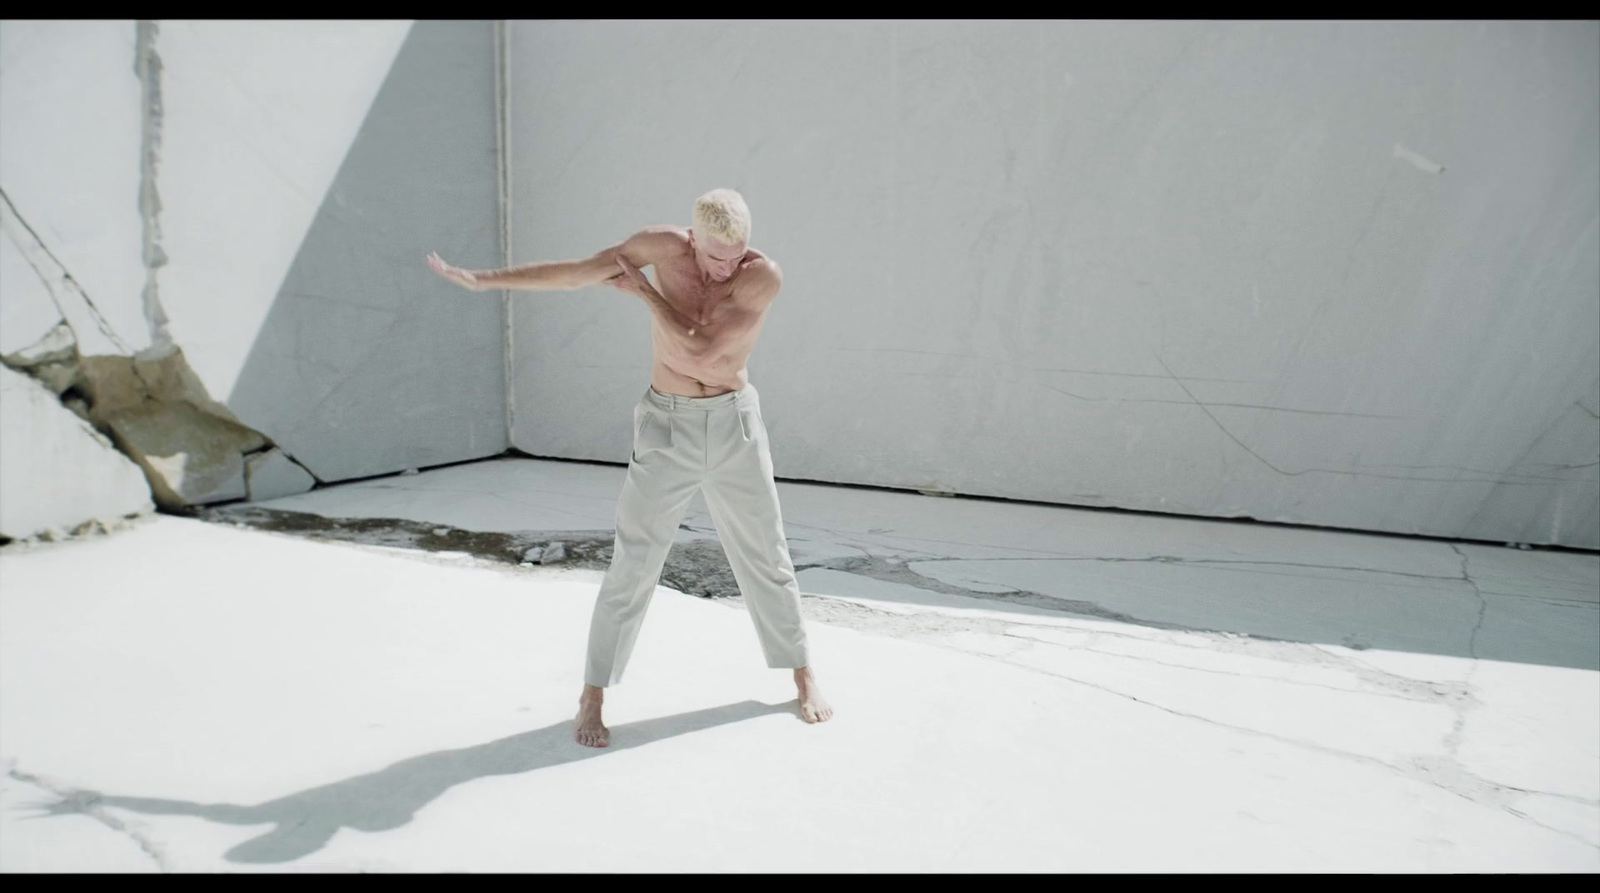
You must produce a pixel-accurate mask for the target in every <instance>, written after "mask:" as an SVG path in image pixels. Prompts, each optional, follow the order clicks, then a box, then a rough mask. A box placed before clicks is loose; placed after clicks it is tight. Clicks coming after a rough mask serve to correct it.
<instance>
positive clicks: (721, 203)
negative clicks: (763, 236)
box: [689, 189, 750, 282]
mask: <svg viewBox="0 0 1600 893" xmlns="http://www.w3.org/2000/svg"><path fill="white" fill-rule="evenodd" d="M689 244H690V245H691V246H692V247H693V248H694V261H695V263H696V264H698V265H699V267H700V272H702V273H704V274H705V275H706V276H708V277H710V278H711V279H714V280H716V281H718V282H725V281H727V279H728V278H729V277H731V276H732V275H733V274H734V271H735V270H737V269H738V268H739V261H740V260H742V259H743V258H744V253H745V250H746V249H747V248H748V247H749V246H750V209H749V208H747V207H745V204H744V196H742V195H740V194H739V193H737V192H734V191H733V190H732V189H713V190H711V191H710V192H708V193H706V194H705V195H702V196H700V197H699V198H697V199H695V200H694V226H693V227H692V228H690V230H689Z"/></svg>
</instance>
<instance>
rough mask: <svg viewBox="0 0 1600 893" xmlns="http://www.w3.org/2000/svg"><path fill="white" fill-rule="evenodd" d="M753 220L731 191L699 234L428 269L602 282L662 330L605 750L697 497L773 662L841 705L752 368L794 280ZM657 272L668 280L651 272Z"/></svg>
mask: <svg viewBox="0 0 1600 893" xmlns="http://www.w3.org/2000/svg"><path fill="white" fill-rule="evenodd" d="M749 241H750V211H749V209H748V208H747V207H746V206H745V202H744V198H743V197H742V196H740V195H739V193H737V192H734V191H733V190H731V189H713V190H711V191H710V192H708V193H706V194H705V195H702V196H700V198H698V199H696V200H695V204H694V214H693V225H692V226H691V228H689V229H683V228H681V227H676V226H650V227H646V228H644V229H642V230H640V231H638V232H637V233H634V234H633V235H632V236H630V237H628V239H626V240H625V241H623V242H621V243H620V244H617V245H613V246H611V247H610V248H606V249H604V250H602V251H600V252H598V253H596V254H594V255H592V256H590V257H587V258H583V259H581V260H568V261H546V262H542V263H531V264H524V265H522V266H517V267H507V268H505V269H501V270H483V271H474V270H463V269H460V268H457V267H452V266H450V265H449V264H447V263H445V262H444V261H442V260H440V259H439V256H438V255H436V254H430V255H428V265H429V266H431V267H432V268H433V269H434V271H435V272H437V273H439V275H441V276H443V277H445V278H446V279H449V280H451V281H452V282H455V283H457V284H459V285H462V286H464V287H466V288H470V289H476V290H483V289H500V288H546V289H548V288H561V289H573V288H581V287H583V286H587V285H598V284H601V283H604V284H606V285H611V286H614V287H616V288H619V289H621V290H623V291H625V292H628V293H629V294H631V295H635V296H637V297H639V298H641V299H643V300H644V302H645V303H646V304H647V305H649V307H650V310H651V315H652V316H653V317H654V321H653V323H652V325H651V342H652V344H653V345H654V348H655V363H654V366H653V367H652V370H651V373H650V388H649V390H647V391H646V392H645V394H644V397H643V399H641V400H640V401H639V404H638V405H637V406H635V407H634V411H633V423H634V424H633V431H634V441H633V455H632V459H631V460H630V461H629V463H628V477H627V479H626V480H625V481H624V482H623V486H622V496H621V498H620V499H619V501H618V503H617V538H616V548H615V551H614V552H613V554H612V557H611V567H610V568H609V569H608V570H607V571H606V576H605V580H604V582H602V583H601V584H600V593H599V596H598V597H597V598H596V600H595V607H594V615H593V617H592V618H591V620H590V624H589V652H588V658H587V662H586V664H585V667H584V683H585V684H584V687H583V694H582V695H581V696H580V697H579V698H578V717H577V721H576V727H575V730H574V735H573V736H574V738H576V739H577V741H578V742H579V743H580V744H585V745H588V746H591V747H605V746H606V745H607V744H608V743H609V742H610V734H611V733H610V730H609V729H607V728H606V727H605V725H604V723H602V722H601V720H600V708H601V703H602V699H603V697H604V692H605V688H606V687H607V686H609V685H614V684H616V683H618V682H620V681H621V680H622V670H623V668H624V666H625V665H626V664H627V661H628V656H629V654H630V653H631V652H632V650H633V643H634V640H635V639H636V638H637V636H638V634H639V627H640V625H641V624H642V623H643V621H644V611H645V608H647V607H648V606H649V603H650V596H651V594H652V593H653V592H654V591H655V586H656V582H657V581H658V580H659V579H660V577H661V568H662V566H663V564H665V562H666V558H667V551H668V549H670V548H671V546H672V541H673V539H674V537H675V536H676V531H677V528H678V522H679V521H680V520H682V518H683V514H684V511H685V510H686V509H687V508H688V505H689V500H690V498H691V497H693V495H694V493H695V491H696V490H700V491H701V492H702V493H704V495H705V498H706V507H707V509H709V510H710V512H711V519H712V521H713V523H715V524H716V526H717V535H718V538H719V539H720V540H721V541H722V547H723V550H724V551H725V552H726V553H727V555H728V563H729V564H730V565H731V566H732V568H733V574H734V579H735V580H737V581H738V583H739V590H740V592H741V593H742V594H743V595H744V597H745V604H746V605H747V606H748V607H749V610H750V618H751V621H752V622H753V623H754V624H755V627H756V634H757V637H758V638H759V640H760V642H761V650H762V652H763V654H764V655H765V657H766V661H767V666H769V667H784V668H793V669H794V682H795V687H796V688H797V689H798V691H799V699H798V704H799V710H800V716H801V717H802V718H803V719H804V720H805V721H806V722H823V721H826V720H827V719H828V718H829V717H831V716H832V715H833V708H832V707H830V706H829V705H828V702H827V701H826V700H824V699H823V697H822V692H821V691H820V690H819V689H818V688H817V681H816V678H815V676H814V675H813V674H812V671H811V667H810V666H809V663H810V661H809V658H808V654H807V647H806V636H805V628H804V624H803V622H802V620H801V617H800V588H799V586H798V584H797V583H796V582H795V577H794V564H793V563H792V562H791V561H790V558H789V546H788V543H787V542H786V541H785V539H784V535H783V520H782V517H781V515H780V513H779V508H778V490H777V486H776V484H774V482H773V478H772V457H771V454H770V453H769V452H768V449H767V431H766V426H765V425H764V424H763V423H762V421H761V406H760V403H759V402H758V395H757V394H756V389H755V388H754V387H753V386H751V384H750V379H749V375H748V374H747V372H746V369H745V363H746V361H748V360H749V358H750V352H751V351H752V350H754V349H755V346H756V338H757V336H759V335H760V334H761V324H762V321H763V320H765V319H766V315H767V309H768V308H769V307H771V306H772V299H773V298H774V297H775V296H776V295H777V294H778V287H779V286H780V285H781V284H782V282H783V277H782V274H781V273H780V272H779V270H778V265H777V264H776V263H773V261H772V259H771V258H769V257H767V256H766V255H764V254H762V253H761V252H759V251H757V250H755V249H754V248H751V247H749ZM647 266H654V267H655V274H656V275H655V278H656V282H655V284H653V285H652V283H651V282H650V281H649V280H648V279H646V278H645V276H644V274H643V273H641V272H640V270H641V269H642V268H644V267H647Z"/></svg>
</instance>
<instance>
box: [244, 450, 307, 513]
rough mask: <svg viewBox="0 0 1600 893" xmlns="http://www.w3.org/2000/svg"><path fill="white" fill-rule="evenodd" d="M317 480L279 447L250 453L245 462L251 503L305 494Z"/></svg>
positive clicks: (246, 481) (245, 481) (245, 483)
mask: <svg viewBox="0 0 1600 893" xmlns="http://www.w3.org/2000/svg"><path fill="white" fill-rule="evenodd" d="M316 483H317V479H316V478H314V477H312V476H311V472H309V471H306V470H305V469H304V468H302V467H300V464H299V463H298V462H295V461H294V460H293V459H290V458H289V457H288V456H285V455H284V454H283V451H282V450H280V449H278V448H277V447H273V448H272V449H270V450H267V451H266V452H264V453H256V454H254V455H252V456H249V457H247V458H246V459H245V462H244V486H245V490H246V491H247V492H248V494H249V496H248V498H249V500H250V501H251V502H261V501H262V500H265V499H277V498H278V497H279V496H293V495H295V494H296V493H304V492H306V491H307V490H310V489H311V488H312V487H314V486H316Z"/></svg>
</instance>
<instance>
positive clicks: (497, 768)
mask: <svg viewBox="0 0 1600 893" xmlns="http://www.w3.org/2000/svg"><path fill="white" fill-rule="evenodd" d="M793 708H794V702H793V701H789V702H785V703H781V704H764V703H761V702H760V701H740V702H738V703H735V704H726V705H724V706H721V707H708V708H706V709H704V710H694V711H691V712H688V713H679V714H676V715H674V716H662V717H657V718H655V719H647V720H643V721H640V722H633V723H625V724H623V725H619V726H614V727H612V729H611V743H610V746H608V747H585V746H584V745H581V744H578V743H577V742H576V741H574V740H573V738H572V730H573V722H572V721H571V720H569V721H567V722H562V723H557V724H556V725H553V726H546V727H544V728H542V729H536V730H534V731H531V732H522V733H519V734H516V735H511V736H510V737H506V738H501V739H499V740H498V741H491V742H489V743H487V744H479V745H476V746H474V747H465V748H461V749H459V750H442V751H438V752H435V753H429V754H423V755H422V756H419V757H411V758H409V759H405V760H401V761H400V762H398V763H395V764H393V765H391V766H388V767H386V768H383V769H380V770H378V771H377V772H372V773H368V774H366V775H357V776H356V777H354V778H347V779H345V780H343V781H336V782H333V783H332V784H325V785H321V786H319V787H315V788H310V789H308V790H304V791H300V792H299V793H295V794H289V795H288V796H285V797H279V798H278V799H276V800H268V801H267V802H265V803H259V804H257V805H255V806H240V805H237V804H232V803H193V802H190V801H187V800H166V799H162V798H158V797H120V796H115V795H111V794H103V793H100V792H99V791H92V790H74V791H72V792H71V793H69V794H67V795H65V796H63V797H62V798H61V799H60V800H59V801H56V802H52V803H48V804H42V805H41V808H42V809H43V810H44V813H43V815H70V814H73V813H81V812H86V811H88V810H90V809H93V808H95V807H99V806H115V807H121V808H123V809H130V810H133V811H135V812H141V813H146V814H149V815H192V816H199V817H200V818H203V819H209V820H211V821H213V822H222V823H224V824H230V825H259V824H264V823H267V822H271V823H273V825H274V827H273V828H272V829H271V830H269V831H267V832H266V833H264V834H262V835H261V836H259V837H253V838H251V839H250V840H247V841H245V842H244V843H241V844H239V845H237V846H235V847H233V848H232V849H230V850H228V851H227V853H225V854H224V855H223V858H225V859H227V860H228V861H230V862H251V863H265V862H289V861H292V860H294V859H299V858H301V857H302V856H306V855H309V854H311V853H314V852H316V851H317V850H319V849H321V848H322V846H323V845H324V844H326V843H327V842H328V841H329V840H330V839H331V838H332V837H333V835H334V833H335V832H337V831H338V830H339V829H340V828H354V829H356V830H358V831H387V830H389V829H392V828H399V827H400V826H402V825H404V824H405V823H407V822H409V821H411V818H412V816H414V815H416V813H417V810H419V809H421V808H422V807H424V806H426V805H428V803H430V802H432V801H433V799H434V798H435V797H438V796H439V795H440V794H443V793H444V792H445V791H447V790H449V789H450V788H452V787H454V786H455V785H458V784H462V783H464V782H468V781H472V780H474V779H478V778H484V777H487V776H490V775H516V774H518V773H522V772H531V771H533V770H535V769H543V768H546V767H548V766H559V765H561V764H563V763H571V762H575V761H577V760H585V759H589V758H591V757H596V756H601V755H603V754H606V753H611V752H615V751H618V750H627V749H629V748H632V747H639V746H641V745H644V744H649V743H650V742H652V741H660V740H661V739H663V738H670V737H672V736H674V735H685V734H689V733H691V732H698V731H702V730H704V729H709V728H712V727H713V726H718V725H724V724H727V723H734V722H740V721H742V720H746V719H752V718H754V717H757V716H765V715H767V714H771V713H785V712H793ZM41 817H42V816H41Z"/></svg>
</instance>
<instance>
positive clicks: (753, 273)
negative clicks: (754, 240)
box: [739, 248, 783, 297]
mask: <svg viewBox="0 0 1600 893" xmlns="http://www.w3.org/2000/svg"><path fill="white" fill-rule="evenodd" d="M739 282H740V284H741V285H744V286H745V287H746V288H747V289H749V290H750V291H752V292H754V293H757V294H763V295H765V296H767V297H771V296H773V295H776V294H777V293H778V288H779V287H780V286H782V285H783V270H781V269H779V267H778V262H777V261H775V260H773V259H772V258H770V257H768V256H767V255H766V254H764V253H762V252H760V251H757V250H755V249H754V248H750V249H747V250H746V251H745V256H744V261H743V262H742V263H740V264H739Z"/></svg>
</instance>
